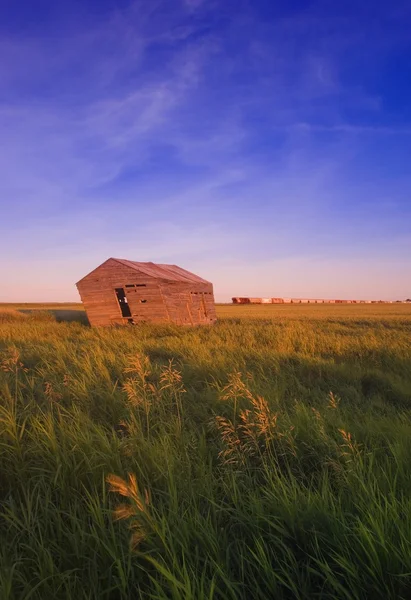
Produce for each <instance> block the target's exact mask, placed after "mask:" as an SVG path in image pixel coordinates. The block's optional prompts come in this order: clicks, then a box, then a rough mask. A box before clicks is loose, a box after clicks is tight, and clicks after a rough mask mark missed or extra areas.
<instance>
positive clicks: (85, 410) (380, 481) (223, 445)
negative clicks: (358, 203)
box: [0, 306, 411, 600]
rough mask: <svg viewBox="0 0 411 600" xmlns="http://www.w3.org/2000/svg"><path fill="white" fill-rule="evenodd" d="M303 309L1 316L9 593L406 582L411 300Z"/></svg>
mask: <svg viewBox="0 0 411 600" xmlns="http://www.w3.org/2000/svg"><path fill="white" fill-rule="evenodd" d="M292 308H293V309H295V310H294V312H293V313H292V314H290V313H287V314H286V313H280V312H278V311H273V312H271V313H270V315H271V317H270V318H268V317H267V316H266V314H264V316H262V315H261V313H259V312H258V308H257V309H256V310H255V312H253V313H247V315H246V316H244V314H241V313H240V312H235V314H234V310H232V312H228V311H230V308H228V307H222V308H220V309H219V310H220V315H221V314H222V313H224V312H225V314H226V316H225V317H224V318H222V319H220V321H219V322H218V323H217V325H216V326H215V327H211V328H208V327H203V328H202V327H200V328H194V329H192V328H190V329H185V328H178V327H173V326H168V325H167V326H165V325H164V326H153V325H151V326H149V325H142V326H139V327H135V328H132V327H130V328H126V329H121V330H118V329H110V330H92V329H90V328H89V327H87V326H85V325H84V324H81V323H79V322H75V321H74V322H70V323H66V322H57V321H56V320H55V318H54V317H53V316H52V315H51V314H50V313H46V312H39V313H35V314H34V313H29V314H25V316H23V317H21V316H16V315H14V316H13V315H12V314H10V311H9V314H8V316H7V317H6V316H4V318H1V317H0V532H1V533H0V535H1V544H0V598H1V599H2V600H3V599H4V600H11V599H13V600H25V599H27V600H28V599H36V600H37V599H45V598H53V599H54V598H56V599H76V600H83V599H84V600H86V599H87V600H90V599H97V598H98V599H110V600H112V599H113V600H117V599H128V598H147V599H153V600H154V599H156V600H162V599H169V598H172V599H175V600H177V599H185V600H188V599H195V600H197V599H198V600H206V599H207V600H211V599H213V600H217V599H218V600H220V599H222V600H223V599H224V600H225V599H230V600H231V599H232V600H234V599H243V598H244V599H247V600H248V599H249V598H257V599H266V598H280V599H281V598H287V599H288V598H298V599H305V598H321V599H331V598H344V599H369V598H373V599H374V598H376V599H381V600H382V599H386V598H400V599H401V598H402V599H404V600H405V599H408V598H409V597H411V478H410V475H409V465H410V464H411V422H410V416H411V338H410V334H411V310H409V307H405V308H404V307H402V306H401V307H394V308H392V307H390V306H388V307H383V308H384V309H385V308H386V312H383V311H382V309H381V307H377V308H374V307H370V308H368V307H364V308H363V307H360V308H361V310H360V308H357V307H351V306H350V307H347V308H350V309H351V308H353V310H352V312H351V313H350V314H349V316H347V315H346V313H341V312H338V310H335V311H334V312H329V310H327V311H324V312H322V313H321V312H319V311H318V312H315V311H316V309H317V308H318V307H311V311H312V312H311V313H310V312H307V309H306V307H303V308H302V309H301V312H298V308H299V307H298V308H296V307H292ZM344 308H345V307H344ZM406 308H408V311H407V310H406ZM321 309H323V307H321ZM327 309H328V307H327ZM375 311H377V312H375ZM19 314H20V313H19Z"/></svg>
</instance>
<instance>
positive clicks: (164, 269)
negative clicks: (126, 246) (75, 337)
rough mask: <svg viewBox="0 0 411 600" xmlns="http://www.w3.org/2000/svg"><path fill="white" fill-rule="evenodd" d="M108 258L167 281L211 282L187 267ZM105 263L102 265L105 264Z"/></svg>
mask: <svg viewBox="0 0 411 600" xmlns="http://www.w3.org/2000/svg"><path fill="white" fill-rule="evenodd" d="M108 260H114V261H116V262H119V263H121V264H123V265H125V266H126V267H130V268H131V269H134V270H135V271H138V272H139V273H144V274H145V275H148V276H149V277H154V278H155V279H165V280H167V281H179V282H183V283H187V282H191V283H210V282H209V281H207V280H206V279H202V277H199V276H198V275H195V274H194V273H191V272H190V271H186V270H185V269H182V268H181V267H178V266H177V265H164V264H156V263H153V262H137V261H134V260H126V259H124V258H109V259H108ZM105 262H108V261H105ZM103 264H105V263H103ZM103 264H102V265H100V266H103ZM97 268H99V267H97ZM95 270H96V269H94V270H93V271H91V273H93V272H94V271H95ZM91 273H88V275H90V274H91ZM88 275H86V276H85V277H83V279H86V277H88ZM83 279H81V280H80V281H82V280H83ZM80 281H78V282H77V283H80Z"/></svg>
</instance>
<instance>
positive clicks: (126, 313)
mask: <svg viewBox="0 0 411 600" xmlns="http://www.w3.org/2000/svg"><path fill="white" fill-rule="evenodd" d="M116 296H117V302H118V305H119V307H120V310H121V314H122V316H123V317H131V310H130V307H129V305H128V302H127V296H126V293H125V291H124V290H123V288H116Z"/></svg>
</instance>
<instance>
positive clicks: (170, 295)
mask: <svg viewBox="0 0 411 600" xmlns="http://www.w3.org/2000/svg"><path fill="white" fill-rule="evenodd" d="M116 288H121V289H123V290H124V292H125V296H126V298H127V304H128V306H129V309H130V313H131V317H123V316H122V313H121V308H120V305H119V303H118V300H117V296H116ZM77 289H78V291H79V294H80V297H81V300H82V302H83V304H84V308H85V310H86V312H87V316H88V319H89V321H90V325H92V326H109V325H127V324H128V323H129V322H130V319H132V321H133V322H134V323H139V322H143V321H150V322H173V323H177V324H179V325H198V324H212V323H214V322H215V321H216V312H215V306H214V295H213V286H212V284H210V283H197V282H196V283H195V282H187V283H180V282H174V281H167V280H165V279H160V278H158V279H157V278H154V277H151V276H149V275H146V274H143V273H139V272H138V271H136V270H135V269H132V268H130V267H128V266H126V265H123V264H121V263H119V262H118V261H116V260H112V259H109V260H108V261H106V262H105V263H103V264H102V265H100V266H99V267H97V269H95V270H94V271H92V272H91V273H90V274H89V275H87V276H86V277H85V278H84V279H82V280H81V281H79V282H78V284H77Z"/></svg>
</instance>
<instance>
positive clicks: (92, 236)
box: [0, 0, 411, 301]
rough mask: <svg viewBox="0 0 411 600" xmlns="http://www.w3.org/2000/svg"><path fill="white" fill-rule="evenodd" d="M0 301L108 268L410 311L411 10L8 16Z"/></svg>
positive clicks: (220, 289) (69, 8)
mask: <svg viewBox="0 0 411 600" xmlns="http://www.w3.org/2000/svg"><path fill="white" fill-rule="evenodd" d="M1 4H2V7H1V18H0V57H1V61H0V141H1V145H0V209H1V210H0V256H1V259H0V277H1V279H0V301H48V300H49V301H51V300H53V301H57V300H60V301H65V300H67V301H73V300H77V299H78V298H79V297H78V294H77V290H76V288H75V286H74V284H75V282H76V281H78V280H79V279H80V278H81V277H83V276H84V275H85V274H86V273H87V272H89V271H90V270H92V269H93V268H94V267H96V266H97V265H98V264H100V263H101V262H103V261H104V260H106V259H107V258H108V257H110V256H114V257H121V258H128V259H131V260H138V261H153V262H156V261H158V262H163V263H175V264H179V265H180V266H182V267H184V268H186V269H189V270H192V271H194V272H197V273H198V274H199V275H201V276H203V277H205V278H207V279H209V280H210V281H212V282H213V283H214V289H215V294H216V298H217V300H220V301H221V300H228V299H229V298H231V296H236V295H252V296H255V295H256V296H295V297H329V298H335V297H341V298H350V297H352V298H372V299H378V298H382V299H397V298H401V299H403V298H408V297H411V33H410V32H411V3H410V2H409V1H408V0H404V1H402V0H399V1H395V0H394V1H392V0H391V1H386V2H384V1H382V2H371V1H369V0H365V1H364V2H358V0H356V1H355V2H354V1H352V2H351V1H350V0H348V1H343V2H334V1H328V2H326V1H315V0H314V1H303V0H282V1H278V2H277V1H274V0H136V1H127V0H60V1H59V2H56V1H55V0H53V1H51V0H49V1H45V0H36V2H34V1H33V0H20V1H19V2H16V1H15V0H2V3H1Z"/></svg>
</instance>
